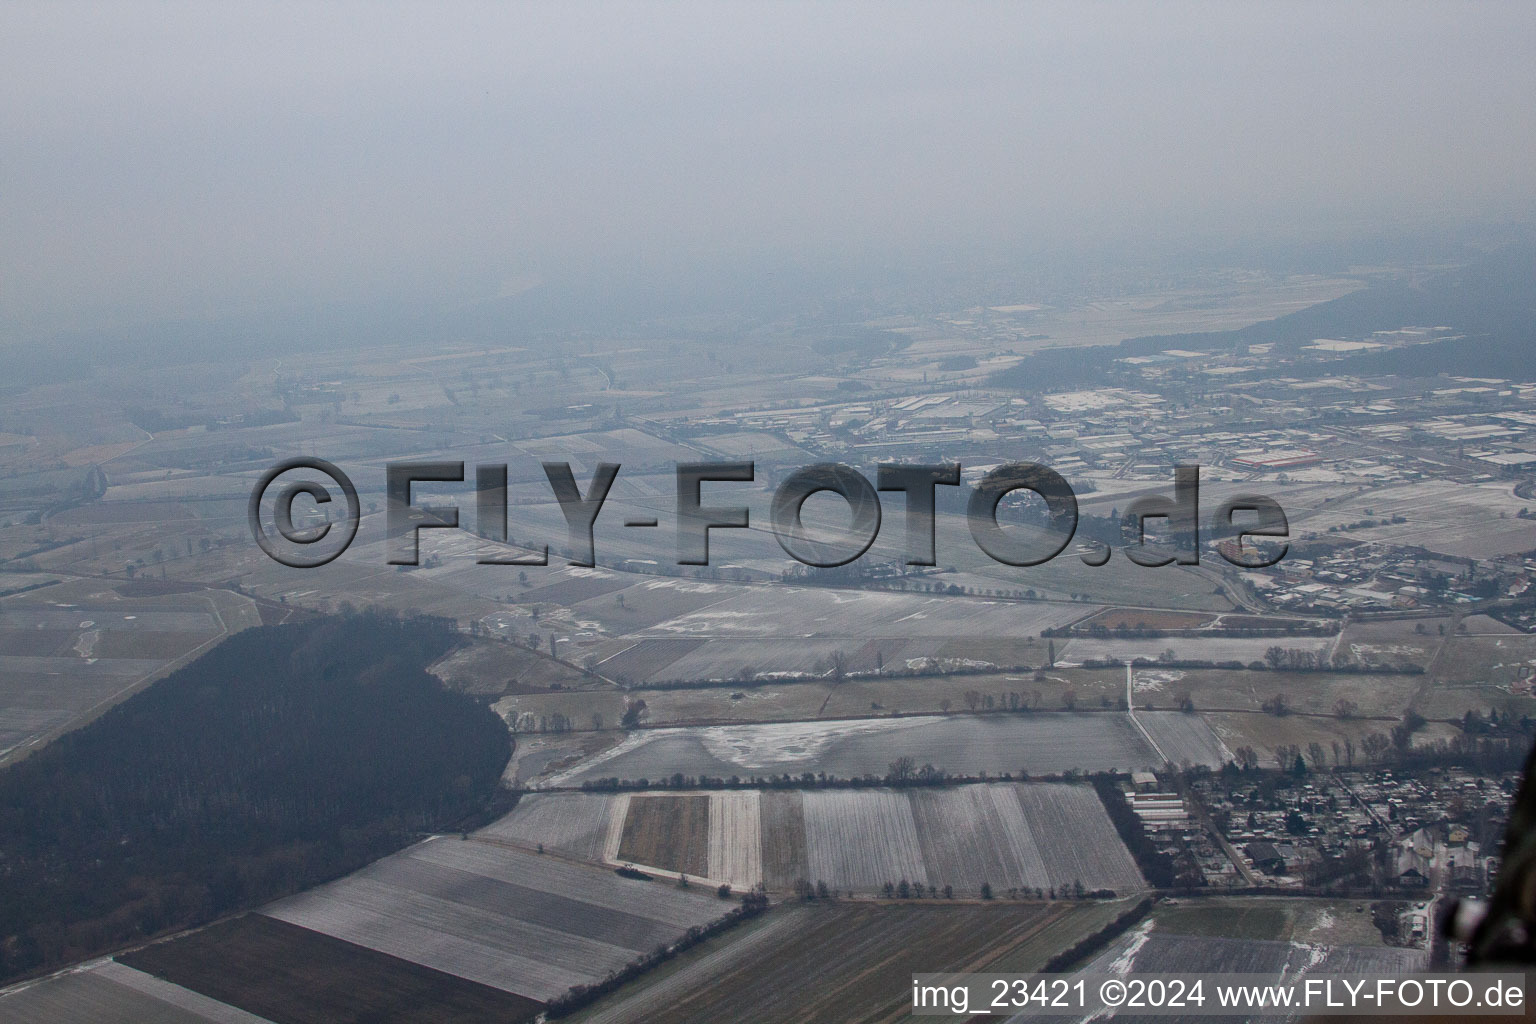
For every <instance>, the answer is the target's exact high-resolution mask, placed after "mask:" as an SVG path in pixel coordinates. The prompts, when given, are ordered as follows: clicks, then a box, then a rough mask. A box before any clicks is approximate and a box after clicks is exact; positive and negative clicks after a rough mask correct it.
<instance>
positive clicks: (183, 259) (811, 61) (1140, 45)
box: [0, 2, 1536, 339]
mask: <svg viewBox="0 0 1536 1024" xmlns="http://www.w3.org/2000/svg"><path fill="white" fill-rule="evenodd" d="M1533 51H1536V4H1531V3H1529V2H1521V3H1511V4H1446V5H1429V6H1419V5H1412V4H1402V3H1393V4H1382V5H1374V4H1323V3H1318V4H1296V3H1291V4H1283V5H1275V6H1249V5H1240V4H1225V3H1223V4H1209V5H1189V6H1184V5H1174V4H1157V5H1148V6H1125V5H1120V4H1115V5H1107V6H1094V5H1087V4H1070V5H1064V6H1040V5H1031V4H1009V5H991V4H984V5H958V4H951V3H942V4H939V3H936V4H930V5H912V6H906V5H899V4H889V3H881V4H877V5H864V4H838V5H833V4H807V5H791V4H773V5H768V4H762V5H755V6H745V5H726V4H700V5H688V4H680V3H666V4H659V3H658V4H646V5H624V4H586V5H579V4H578V5H566V4H549V5H531V6H524V7H511V6H504V5H497V6H474V5H462V6H452V5H432V6H430V7H395V6H390V5H381V4H377V3H369V4H363V5H357V6H342V5H330V6H324V7H322V8H320V9H318V10H317V9H315V8H313V7H311V6H309V5H295V6H291V7H290V6H275V7H274V6H259V5H246V4H239V5H237V4H195V5H188V6H178V5H171V4H148V3H141V4H119V5H113V6H107V7H93V6H80V7H73V6H66V5H61V4H53V3H34V4H16V3H12V4H7V5H5V6H4V7H0V238H3V240H4V245H3V247H0V324H4V325H5V326H6V328H7V330H6V333H7V334H8V335H9V336H10V337H12V338H13V339H14V338H25V337H26V336H28V335H29V334H32V333H34V332H38V331H43V330H48V329H53V328H59V327H79V326H93V325H96V324H102V323H110V322H112V321H114V320H117V319H119V318H127V319H143V318H157V317H178V316H203V315H208V314H219V313H225V312H239V311H244V310H249V309H253V308H258V307H261V306H262V305H264V304H269V303H293V302H298V301H312V300H318V301H329V300H331V299H338V298H351V297H360V296H369V295H377V294H413V293H418V292H419V293H420V294H421V295H423V296H424V297H430V296H439V295H448V294H462V295H476V294H485V295H490V294H495V293H496V292H497V291H498V290H503V291H515V290H517V289H519V288H522V287H525V286H526V285H528V284H529V283H531V282H534V281H537V280H540V279H543V280H557V279H559V278H560V277H561V276H562V275H569V274H571V273H573V272H587V273H592V272H602V271H603V270H604V268H606V267H610V266H612V267H629V266H635V265H651V264H660V265H667V266H676V267H679V268H684V269H685V270H686V268H688V267H690V266H693V265H698V266H701V267H707V266H709V265H710V264H711V262H713V261H714V260H716V259H719V258H732V259H740V258H743V257H750V256H751V254H753V253H763V254H764V255H765V258H780V257H782V256H783V254H785V253H790V252H796V251H803V252H806V253H811V254H815V255H816V256H817V258H821V259H832V260H836V259H839V258H846V259H848V260H850V261H857V260H862V259H867V258H868V257H869V256H870V255H871V254H874V253H879V252H881V251H882V250H885V249H892V250H895V251H898V252H911V251H920V250H922V249H923V248H924V247H926V246H932V245H943V246H964V245H965V244H968V243H970V242H972V241H974V242H976V243H978V244H990V243H994V242H999V241H1002V242H1012V241H1017V240H1019V239H1023V238H1030V237H1042V238H1050V239H1060V238H1064V237H1071V236H1077V235H1083V236H1086V237H1089V238H1094V239H1114V238H1118V237H1136V236H1141V235H1157V234H1160V233H1167V232H1171V231H1193V232H1210V231H1216V232H1220V231H1231V232H1234V233H1239V234H1243V233H1247V234H1252V235H1263V234H1264V233H1266V232H1274V231H1285V230H1289V229H1290V228H1292V227H1294V226H1296V225H1298V224H1306V225H1327V224H1330V223H1334V222H1337V223H1339V224H1341V225H1344V226H1345V228H1346V229H1349V230H1353V229H1355V228H1358V229H1360V230H1368V229H1369V228H1370V227H1372V226H1373V225H1376V224H1381V223H1386V222H1391V221H1394V220H1403V219H1409V220H1415V221H1421V222H1430V223H1434V222H1441V221H1447V222H1450V221H1455V220H1458V219H1462V218H1491V219H1505V218H1515V219H1520V220H1530V219H1531V216H1532V212H1533V205H1536V200H1533V197H1536V99H1533V98H1536V60H1533V59H1532V53H1533Z"/></svg>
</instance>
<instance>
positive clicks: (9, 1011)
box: [0, 961, 516, 1024]
mask: <svg viewBox="0 0 1536 1024" xmlns="http://www.w3.org/2000/svg"><path fill="white" fill-rule="evenodd" d="M443 1019H445V1020H446V1019H448V1018H443ZM507 1019H508V1020H514V1019H516V1018H507ZM0 1020H4V1021H6V1022H7V1024H79V1022H80V1021H90V1022H91V1024H146V1022H151V1021H152V1022H154V1024H268V1022H267V1020H266V1019H265V1018H262V1017H258V1016H256V1015H255V1014H251V1013H247V1012H246V1011H244V1010H241V1009H238V1008H236V1007H234V1006H229V1005H227V1004H224V1003H220V1002H218V1001H217V1000H214V999H210V998H208V997H207V996H205V995H201V994H199V993H197V992H194V991H192V990H190V989H186V988H182V987H181V986H179V985H175V984H172V983H171V982H169V981H165V980H162V979H160V978H157V977H154V976H153V975H150V974H145V973H143V972H142V971H136V970H134V969H133V968H131V967H125V966H123V965H122V964H119V963H115V962H113V961H106V962H103V963H99V964H96V965H93V966H92V967H90V968H89V969H85V970H73V971H70V972H68V973H65V974H56V975H54V976H53V977H51V978H47V979H44V980H43V981H39V982H34V983H32V984H29V985H19V986H16V987H14V988H10V989H7V990H6V991H4V992H0Z"/></svg>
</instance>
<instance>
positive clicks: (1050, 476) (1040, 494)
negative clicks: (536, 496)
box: [248, 458, 1290, 569]
mask: <svg viewBox="0 0 1536 1024" xmlns="http://www.w3.org/2000/svg"><path fill="white" fill-rule="evenodd" d="M543 468H544V474H545V477H546V478H547V479H548V481H549V486H550V489H551V491H552V493H553V496H554V498H555V501H556V502H557V503H558V505H559V507H560V511H561V513H562V514H563V515H564V517H565V522H566V528H567V532H568V544H567V548H568V551H569V562H570V564H571V565H578V566H592V565H595V564H596V563H597V554H596V550H595V543H594V540H593V527H594V525H595V524H596V522H597V517H598V515H599V514H600V513H601V512H602V510H603V504H604V502H605V501H607V499H608V494H609V491H610V490H611V489H612V487H613V483H614V481H615V480H616V479H617V478H618V475H619V469H620V466H619V464H618V463H613V462H603V463H599V464H598V466H597V468H596V470H595V471H594V472H593V474H592V479H591V480H590V481H589V482H588V483H587V485H586V488H585V490H583V488H582V486H581V484H579V483H578V482H577V480H576V477H575V474H574V472H573V471H572V469H571V465H570V463H568V462H545V463H543ZM300 470H308V471H311V473H318V474H320V475H323V476H326V477H329V478H330V480H331V483H332V484H333V485H334V486H335V487H336V488H337V489H338V490H339V491H340V492H341V498H342V501H343V502H344V503H345V505H346V510H345V513H344V515H343V516H342V517H341V519H340V521H339V522H333V521H331V520H330V519H329V518H327V520H326V521H325V522H322V523H320V524H318V525H304V526H299V525H296V524H295V522H294V504H295V502H296V501H297V500H298V499H299V498H300V496H303V497H307V498H308V499H309V500H310V501H311V502H313V503H314V505H315V506H316V507H319V506H325V505H330V504H331V503H332V502H333V501H335V497H334V496H333V495H332V493H331V489H330V488H329V487H327V486H326V485H325V484H324V483H321V482H320V481H318V480H315V479H313V478H305V479H298V480H293V481H291V482H287V483H284V482H283V478H284V477H285V476H288V475H290V474H295V473H296V472H297V471H300ZM960 474H961V467H960V465H959V463H938V464H933V465H910V464H886V465H881V466H878V467H876V476H875V482H874V483H873V484H872V483H870V481H869V479H868V478H867V477H866V476H865V475H864V474H863V473H860V472H859V471H858V470H857V469H855V468H853V467H852V466H847V465H844V464H842V463H835V462H826V463H818V464H816V465H812V466H805V467H803V468H801V469H797V470H795V471H793V472H792V473H790V474H789V475H788V476H786V477H784V479H783V480H782V481H781V482H780V483H779V485H778V487H777V488H775V490H774V493H773V500H772V504H771V505H770V509H769V516H768V519H769V527H770V529H771V530H772V532H773V536H774V538H775V539H776V540H777V541H778V543H779V546H780V547H782V548H783V549H784V551H785V553H787V554H788V555H789V556H790V557H792V558H794V559H795V560H797V561H799V562H801V563H803V564H805V565H808V566H813V567H816V568H831V567H834V566H839V565H846V564H847V563H849V562H852V561H854V560H855V559H857V558H859V557H860V556H861V555H863V554H864V553H865V552H866V551H868V550H869V548H870V546H871V545H872V544H874V542H875V538H876V537H877V536H878V535H879V533H880V521H881V503H880V492H882V491H884V492H889V493H899V494H901V495H902V496H903V497H902V499H901V500H903V501H904V509H905V522H906V537H905V546H906V552H905V561H906V564H908V565H912V566H933V565H937V564H938V559H937V551H936V547H937V541H936V530H935V523H936V519H937V512H936V509H937V495H938V489H939V488H941V487H960V486H962V485H961V482H960ZM1173 476H1174V479H1173V493H1172V494H1171V495H1157V494H1153V495H1142V496H1140V497H1138V498H1136V499H1135V500H1133V501H1132V502H1131V503H1130V505H1129V506H1128V507H1127V509H1126V512H1125V514H1124V516H1123V517H1122V523H1123V525H1124V544H1123V545H1122V550H1123V551H1124V552H1125V555H1126V557H1127V558H1129V559H1130V560H1131V561H1132V562H1134V563H1136V564H1137V565H1142V566H1160V565H1169V564H1176V565H1198V564H1199V562H1200V533H1201V523H1200V469H1199V467H1198V466H1193V465H1180V466H1176V467H1174V474H1173ZM755 479H756V467H755V465H754V464H753V463H751V462H685V463H679V464H678V466H677V469H676V482H677V507H676V544H677V564H678V565H708V564H709V538H710V531H711V530H726V529H744V528H746V527H748V526H750V524H751V512H750V510H749V509H748V508H746V507H745V506H741V505H731V504H727V503H726V501H727V500H728V497H727V496H728V495H729V493H730V488H729V485H731V484H741V483H751V482H753V481H754V480H755ZM464 480H465V466H464V463H463V462H393V463H389V464H387V465H386V466H385V488H384V490H385V498H386V500H385V531H386V550H387V560H388V563H389V564H390V565H416V564H418V562H419V557H420V544H419V535H420V531H422V530H425V529H433V528H448V529H457V528H458V526H459V508H458V507H457V506H455V505H417V504H415V503H414V499H413V496H412V490H413V487H414V486H415V485H417V484H447V483H463V482H464ZM474 483H475V500H474V507H475V517H476V520H475V526H476V532H477V533H478V534H479V535H480V536H482V537H484V538H485V539H487V540H489V541H493V542H496V543H500V544H505V543H507V537H508V532H507V507H508V503H507V467H506V466H505V465H495V464H483V465H478V466H475V467H474ZM706 484H708V485H710V488H709V490H710V502H711V503H710V504H705V502H704V491H705V485H706ZM823 492H829V493H832V494H836V495H838V496H840V497H841V498H842V500H843V501H844V502H846V503H847V506H848V510H849V512H850V513H851V515H850V518H849V521H848V523H847V525H846V526H842V527H819V528H817V529H815V530H811V529H808V528H807V527H806V525H805V523H804V522H803V519H802V513H803V511H804V508H805V503H806V501H807V499H809V498H810V497H811V496H812V495H815V494H820V493H823ZM1023 492H1027V494H1025V493H1023ZM1029 495H1033V496H1034V497H1035V498H1038V499H1039V500H1040V502H1043V506H1044V516H1043V518H1041V519H1040V520H1039V521H1038V522H1037V523H1035V524H1034V525H1035V526H1036V528H1035V529H1033V530H1028V531H1021V530H1014V529H1008V528H1005V527H1004V525H1003V524H1002V523H1000V522H999V521H998V506H999V505H1000V504H1001V503H1002V502H1003V501H1004V499H1005V498H1009V497H1010V496H1021V497H1028V496H1029ZM264 512H265V513H266V514H264ZM248 515H249V519H250V526H251V533H252V536H254V537H255V539H256V543H257V544H259V545H260V546H261V549H262V550H263V551H265V552H266V553H267V554H268V555H269V556H271V557H272V558H273V559H275V560H276V561H278V562H281V563H282V564H284V565H288V566H293V567H295V568H313V567H316V566H320V565H324V564H326V563H327V562H330V561H331V560H333V559H335V558H336V557H337V556H338V555H340V554H341V553H342V552H343V551H345V550H346V548H347V546H348V545H350V544H351V542H352V540H353V538H354V537H355V536H356V535H357V527H358V523H359V521H360V519H361V509H360V507H359V502H358V496H357V488H356V487H355V486H354V485H353V483H352V481H351V480H350V479H349V478H348V477H347V475H346V474H345V473H343V472H342V471H341V470H340V469H338V468H337V467H336V466H335V465H333V464H332V463H329V462H326V461H325V460H324V459H316V458H294V459H288V460H285V461H283V462H280V463H278V464H277V465H275V466H273V467H272V468H271V469H269V470H268V471H267V472H266V473H265V474H263V476H262V477H261V479H260V480H259V481H258V482H257V484H256V487H255V488H254V489H253V490H252V492H251V498H250V503H249V506H248ZM268 519H270V526H269V525H268V523H267V521H266V520H268ZM965 519H966V525H967V527H968V528H969V529H970V533H971V537H972V539H973V540H974V541H975V543H976V546H977V547H979V548H980V549H981V550H982V551H983V552H984V553H986V555H987V556H988V557H990V558H992V559H994V560H995V561H997V562H1001V563H1003V564H1005V565H1012V566H1032V565H1040V564H1042V563H1044V562H1048V561H1050V560H1051V559H1053V558H1055V557H1056V556H1057V555H1059V554H1061V552H1062V551H1063V550H1065V549H1066V547H1067V545H1068V544H1070V543H1072V538H1073V536H1074V535H1075V534H1076V532H1077V527H1078V509H1077V496H1076V494H1074V493H1073V490H1072V486H1071V484H1069V483H1068V482H1067V480H1066V478H1065V477H1063V476H1062V475H1061V474H1060V473H1057V472H1056V471H1055V470H1053V469H1051V468H1049V467H1048V466H1042V465H1040V464H1038V463H1033V462H1011V463H1008V464H1006V465H1002V466H997V467H996V468H993V469H992V470H990V471H989V472H987V473H986V475H985V476H983V477H982V478H981V479H980V480H979V481H977V483H976V484H975V485H974V486H973V487H971V488H970V494H969V497H968V498H967V500H966V509H965ZM1149 524H1150V525H1153V532H1154V533H1156V532H1158V531H1157V525H1161V526H1162V527H1164V530H1163V531H1162V532H1163V533H1164V534H1165V535H1166V537H1168V538H1173V539H1174V540H1176V543H1172V544H1170V543H1167V542H1163V543H1154V542H1153V539H1152V538H1150V537H1149V533H1148V527H1149ZM624 525H625V526H626V527H639V528H646V527H656V526H657V525H659V523H658V520H657V519H656V518H655V517H648V518H630V519H626V520H625V522H624ZM333 527H336V528H337V529H335V530H334V531H333ZM1206 530H1207V531H1208V534H1209V535H1210V536H1213V537H1215V538H1216V539H1218V540H1223V541H1231V542H1232V543H1226V544H1221V545H1219V546H1218V551H1219V553H1220V555H1221V557H1222V558H1224V559H1226V560H1227V561H1228V562H1230V563H1231V564H1232V565H1235V566H1238V567H1240V568H1245V569H1259V568H1264V567H1265V566H1270V565H1274V564H1275V563H1276V562H1278V561H1279V560H1280V559H1281V558H1283V557H1285V553H1286V550H1287V546H1286V545H1285V544H1283V543H1281V544H1278V545H1270V546H1268V547H1264V548H1258V547H1252V546H1245V545H1244V541H1245V540H1246V539H1247V538H1250V537H1261V538H1266V539H1270V540H1273V539H1275V538H1286V537H1289V536H1290V526H1289V524H1288V522H1287V521H1286V517H1285V512H1284V510H1283V509H1282V508H1281V507H1280V505H1279V503H1278V502H1276V501H1275V500H1274V499H1272V498H1269V497H1266V496H1264V495H1260V494H1244V495H1238V496H1236V497H1232V498H1228V499H1227V500H1226V501H1224V502H1222V503H1221V505H1220V506H1219V507H1218V508H1217V509H1216V510H1215V512H1214V513H1213V514H1212V515H1211V518H1210V520H1209V522H1208V523H1207V524H1206ZM1087 547H1088V549H1087V550H1085V551H1083V552H1082V553H1081V554H1080V557H1081V559H1082V560H1083V562H1084V563H1085V564H1087V565H1091V566H1100V565H1104V564H1105V563H1106V562H1108V561H1109V559H1110V555H1111V553H1112V549H1111V548H1110V547H1109V546H1108V545H1106V544H1102V543H1094V544H1092V545H1088V546H1087ZM478 561H479V562H480V563H481V564H488V565H547V564H549V548H548V546H547V545H546V546H544V547H543V549H542V550H541V551H540V552H538V553H529V554H519V555H514V556H508V555H502V554H493V555H487V556H483V557H481V558H480V559H478Z"/></svg>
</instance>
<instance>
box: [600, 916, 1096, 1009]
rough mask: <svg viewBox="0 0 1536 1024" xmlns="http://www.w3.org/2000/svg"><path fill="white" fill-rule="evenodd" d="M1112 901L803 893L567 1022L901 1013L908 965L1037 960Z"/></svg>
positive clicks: (1077, 933) (906, 999)
mask: <svg viewBox="0 0 1536 1024" xmlns="http://www.w3.org/2000/svg"><path fill="white" fill-rule="evenodd" d="M1125 908H1126V905H1125V904H1124V903H1123V902H1105V903H1097V902H1091V903H1086V904H1082V903H1065V902H1058V903H1030V904H977V903H972V904H964V903H958V904H957V903H947V902H943V901H937V902H932V903H923V904H913V903H906V904H898V905H883V906H874V905H870V904H868V903H863V904H860V903H846V902H844V903H831V904H810V905H799V906H791V907H785V908H783V909H779V910H775V911H774V912H773V913H771V914H769V915H768V916H767V918H766V919H765V920H762V921H760V922H756V923H754V924H752V925H749V926H747V928H746V929H743V930H742V931H740V932H732V933H730V935H729V936H728V937H727V938H726V940H725V941H723V942H722V941H720V940H718V939H717V940H711V941H710V942H707V943H705V944H704V945H703V946H700V947H699V948H697V949H695V950H692V951H690V952H689V953H687V954H685V955H684V956H683V957H682V958H681V960H680V961H679V967H678V968H677V969H676V970H671V971H663V972H658V973H657V974H656V975H654V976H652V977H648V978H644V979H641V981H640V982H639V983H638V984H635V985H626V986H625V987H624V988H622V989H620V990H619V991H618V992H615V993H614V994H613V995H612V996H610V997H608V998H607V999H605V1000H603V1001H602V1002H599V1003H598V1004H596V1005H595V1006H593V1007H592V1008H590V1009H588V1010H586V1011H584V1012H582V1013H581V1014H578V1015H577V1016H575V1017H573V1018H571V1019H572V1020H573V1021H574V1022H579V1024H628V1022H630V1021H641V1020H643V1021H646V1022H648V1024H719V1022H723V1021H752V1022H753V1024H866V1022H867V1024H874V1022H877V1021H893V1020H905V1019H907V1017H908V1015H909V1013H910V1010H911V998H912V997H911V984H912V975H913V973H915V972H917V971H1023V972H1027V971H1037V970H1039V969H1040V968H1042V967H1043V966H1044V965H1045V961H1046V960H1047V959H1048V958H1049V957H1050V956H1051V955H1052V954H1054V953H1056V952H1059V951H1060V950H1062V949H1065V948H1067V947H1069V946H1071V945H1072V944H1073V943H1074V942H1076V941H1077V940H1079V939H1081V938H1082V937H1083V936H1085V935H1087V934H1089V933H1091V932H1092V931H1094V930H1095V929H1097V928H1099V927H1102V926H1103V925H1104V924H1105V923H1107V922H1108V921H1109V920H1110V919H1111V918H1113V917H1114V916H1115V914H1117V913H1119V912H1121V911H1123V910H1125Z"/></svg>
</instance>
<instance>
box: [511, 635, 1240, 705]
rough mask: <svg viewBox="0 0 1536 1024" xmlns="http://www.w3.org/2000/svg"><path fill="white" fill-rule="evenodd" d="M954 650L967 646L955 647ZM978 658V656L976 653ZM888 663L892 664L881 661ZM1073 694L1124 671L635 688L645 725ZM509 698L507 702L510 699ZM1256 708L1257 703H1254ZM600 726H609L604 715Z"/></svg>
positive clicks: (1114, 684) (533, 699)
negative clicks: (971, 697) (642, 705)
mask: <svg viewBox="0 0 1536 1024" xmlns="http://www.w3.org/2000/svg"><path fill="white" fill-rule="evenodd" d="M954 646H955V647H957V648H959V647H965V646H966V645H964V644H962V643H960V642H958V641H957V642H956V643H955V644H954ZM977 656H978V657H979V656H980V655H979V654H978V655H977ZM886 664H887V666H891V665H892V663H891V662H887V663H886ZM1068 691H1071V694H1072V697H1073V700H1074V702H1075V705H1076V706H1077V707H1079V708H1102V707H1103V706H1104V704H1105V702H1106V701H1108V703H1109V705H1110V706H1114V705H1115V703H1116V702H1117V701H1118V700H1120V699H1121V698H1122V697H1123V696H1124V695H1125V670H1124V669H1123V668H1111V669H1082V668H1070V669H1049V670H1045V671H1039V672H966V673H964V674H953V675H921V676H895V675H884V676H853V677H850V678H846V679H844V680H843V681H842V682H840V683H839V682H834V681H832V680H831V679H827V680H826V681H811V682H789V681H768V682H764V681H762V680H758V681H756V682H754V683H752V684H750V685H748V684H745V683H738V684H736V685H733V686H718V687H701V688H695V689H650V690H648V689H643V688H642V689H640V690H639V691H638V695H639V696H642V697H643V698H644V699H645V702H646V706H647V713H646V721H647V722H648V723H650V724H652V725H671V724H676V725H714V724H725V723H732V722H741V723H749V722H783V721H795V720H807V719H815V718H822V719H835V718H851V717H855V716H860V715H869V714H871V713H890V714H895V713H898V712H899V713H903V714H934V713H937V712H940V711H943V710H945V709H946V708H951V709H965V708H967V707H968V706H969V701H968V699H967V694H972V693H974V694H976V695H977V696H978V698H979V701H980V703H979V704H978V706H979V707H985V700H986V698H987V697H991V698H992V700H993V704H994V706H996V707H1006V706H1008V701H1009V694H1018V695H1019V699H1020V700H1021V701H1027V702H1028V703H1030V705H1031V706H1034V707H1037V708H1040V709H1045V710H1058V709H1060V708H1061V707H1062V705H1063V701H1064V697H1065V696H1066V694H1067V692H1068ZM595 696H597V695H596V694H591V693H581V694H547V695H546V694H536V695H530V696H527V697H518V698H515V699H516V701H517V706H518V707H519V708H526V709H527V710H530V711H534V712H536V713H542V712H543V709H545V708H554V709H557V710H562V711H564V712H565V713H567V714H573V715H575V716H577V719H576V720H577V722H578V724H580V723H582V722H583V721H584V718H585V711H584V709H583V706H582V703H581V702H582V701H583V700H587V699H590V698H592V697H595ZM512 699H513V698H508V700H509V701H510V700H512ZM1255 706H1257V705H1255ZM605 721H610V722H611V721H613V718H612V716H611V715H605Z"/></svg>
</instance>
